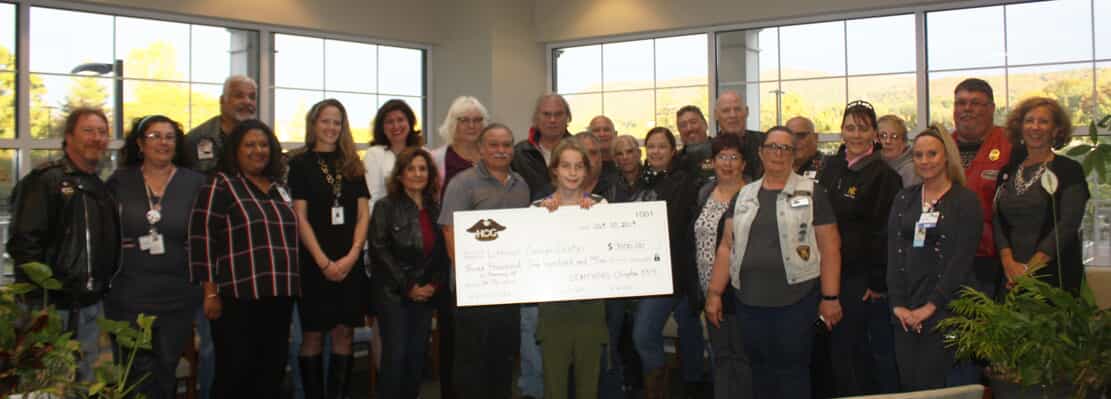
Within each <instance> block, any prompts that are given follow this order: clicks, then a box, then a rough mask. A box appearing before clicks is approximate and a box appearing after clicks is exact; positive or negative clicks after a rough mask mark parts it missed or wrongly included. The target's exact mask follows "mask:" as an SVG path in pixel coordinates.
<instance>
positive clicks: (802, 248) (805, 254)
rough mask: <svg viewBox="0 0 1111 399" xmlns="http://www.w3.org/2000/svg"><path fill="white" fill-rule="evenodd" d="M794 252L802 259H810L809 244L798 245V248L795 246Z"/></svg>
mask: <svg viewBox="0 0 1111 399" xmlns="http://www.w3.org/2000/svg"><path fill="white" fill-rule="evenodd" d="M795 252H797V253H798V254H799V257H800V258H802V260H810V246H809V245H799V247H798V248H795Z"/></svg>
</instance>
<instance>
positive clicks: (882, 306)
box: [867, 297, 899, 393]
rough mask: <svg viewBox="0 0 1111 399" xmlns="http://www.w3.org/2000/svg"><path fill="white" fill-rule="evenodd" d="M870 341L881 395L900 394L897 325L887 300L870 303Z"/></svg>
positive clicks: (882, 299) (875, 300)
mask: <svg viewBox="0 0 1111 399" xmlns="http://www.w3.org/2000/svg"><path fill="white" fill-rule="evenodd" d="M867 306H868V309H869V312H871V315H869V317H868V341H869V342H870V343H871V345H872V360H873V361H875V362H876V383H877V384H878V385H877V388H879V393H895V392H899V372H898V366H897V365H896V364H895V330H894V328H895V325H894V322H893V321H892V319H891V305H889V303H888V301H887V298H886V297H884V298H881V299H873V300H871V301H868V305H867Z"/></svg>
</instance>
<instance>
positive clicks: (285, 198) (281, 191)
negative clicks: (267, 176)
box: [277, 186, 293, 204]
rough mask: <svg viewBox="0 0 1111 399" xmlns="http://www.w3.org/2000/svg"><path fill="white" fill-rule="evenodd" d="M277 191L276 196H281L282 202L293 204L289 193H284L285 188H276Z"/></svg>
mask: <svg viewBox="0 0 1111 399" xmlns="http://www.w3.org/2000/svg"><path fill="white" fill-rule="evenodd" d="M277 189H278V195H280V196H282V201H285V202H286V203H287V204H288V203H292V202H293V198H290V197H289V192H288V191H285V187H282V186H278V187H277Z"/></svg>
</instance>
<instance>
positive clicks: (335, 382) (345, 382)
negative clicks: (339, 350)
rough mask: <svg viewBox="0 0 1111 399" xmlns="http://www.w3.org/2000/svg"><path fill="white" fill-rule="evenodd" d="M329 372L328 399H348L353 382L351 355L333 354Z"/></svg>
mask: <svg viewBox="0 0 1111 399" xmlns="http://www.w3.org/2000/svg"><path fill="white" fill-rule="evenodd" d="M331 363H332V364H331V365H330V366H329V368H328V370H329V372H328V399H347V389H348V387H349V386H350V382H351V355H339V354H335V353H333V354H332V362H331Z"/></svg>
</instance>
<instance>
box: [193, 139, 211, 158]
mask: <svg viewBox="0 0 1111 399" xmlns="http://www.w3.org/2000/svg"><path fill="white" fill-rule="evenodd" d="M212 153H213V151H212V140H209V139H203V140H201V141H200V142H198V143H197V159H199V160H202V161H204V160H208V159H212V158H213V154H212Z"/></svg>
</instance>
